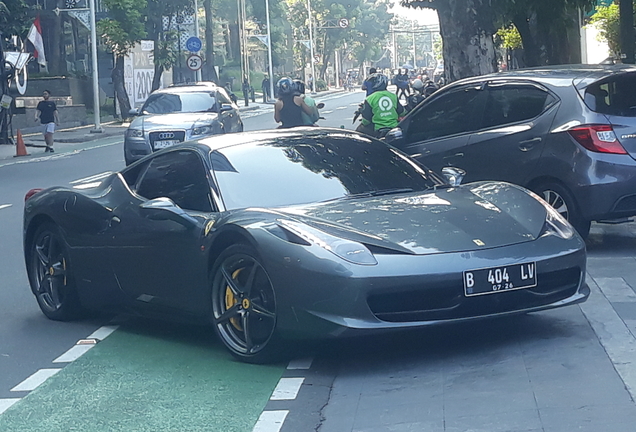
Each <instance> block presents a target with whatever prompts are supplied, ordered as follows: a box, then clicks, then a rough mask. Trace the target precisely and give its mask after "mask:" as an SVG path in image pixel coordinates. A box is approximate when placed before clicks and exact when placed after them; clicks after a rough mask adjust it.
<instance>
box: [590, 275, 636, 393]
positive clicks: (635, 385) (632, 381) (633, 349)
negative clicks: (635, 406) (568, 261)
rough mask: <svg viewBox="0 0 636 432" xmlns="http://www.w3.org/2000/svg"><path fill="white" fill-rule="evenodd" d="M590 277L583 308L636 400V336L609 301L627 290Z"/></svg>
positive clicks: (621, 295)
mask: <svg viewBox="0 0 636 432" xmlns="http://www.w3.org/2000/svg"><path fill="white" fill-rule="evenodd" d="M587 280H588V285H589V286H590V290H591V291H592V292H591V294H590V297H589V298H588V300H587V301H586V302H585V303H582V304H581V305H580V307H581V310H582V311H583V314H584V315H585V317H586V318H587V320H588V322H589V323H590V325H591V326H592V329H593V330H594V333H596V336H597V337H598V339H599V341H600V342H601V345H603V348H604V349H605V352H606V353H607V355H608V356H609V358H610V360H611V361H612V363H613V364H614V368H615V369H616V372H618V374H619V375H620V377H621V379H622V380H623V383H624V384H625V388H626V389H627V391H629V393H630V395H631V396H632V399H633V400H636V338H634V335H633V334H632V333H631V331H630V330H629V329H628V328H627V326H626V325H625V323H624V322H623V320H622V319H621V317H620V316H619V315H618V313H616V311H615V310H614V307H613V306H612V304H611V303H610V299H611V298H616V297H621V298H622V297H623V296H624V295H625V294H624V289H623V288H621V286H620V284H618V285H615V286H613V285H612V284H607V281H606V280H602V279H601V278H599V281H600V282H601V283H603V286H604V288H600V287H599V285H597V283H596V282H595V280H594V279H593V278H592V277H591V276H589V275H588V277H587ZM630 289H631V288H630ZM606 292H607V293H606ZM608 293H609V295H608Z"/></svg>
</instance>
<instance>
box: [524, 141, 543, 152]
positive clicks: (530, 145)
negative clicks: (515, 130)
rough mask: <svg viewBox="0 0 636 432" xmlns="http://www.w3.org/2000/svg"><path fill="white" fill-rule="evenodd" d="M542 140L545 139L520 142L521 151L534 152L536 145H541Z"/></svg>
mask: <svg viewBox="0 0 636 432" xmlns="http://www.w3.org/2000/svg"><path fill="white" fill-rule="evenodd" d="M542 140H543V138H541V137H536V138H532V139H529V140H525V141H520V142H519V149H520V150H521V151H524V152H525V151H528V150H532V148H533V147H534V145H535V144H539V143H540V142H541V141H542Z"/></svg>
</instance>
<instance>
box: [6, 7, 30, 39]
mask: <svg viewBox="0 0 636 432" xmlns="http://www.w3.org/2000/svg"><path fill="white" fill-rule="evenodd" d="M29 11H30V8H29V6H28V5H27V4H26V3H25V2H24V0H2V1H1V2H0V29H2V35H3V37H4V38H8V37H9V36H11V35H17V36H20V37H21V38H25V37H26V35H27V33H28V31H29V27H30V26H31V22H32V21H33V20H32V19H30V18H29Z"/></svg>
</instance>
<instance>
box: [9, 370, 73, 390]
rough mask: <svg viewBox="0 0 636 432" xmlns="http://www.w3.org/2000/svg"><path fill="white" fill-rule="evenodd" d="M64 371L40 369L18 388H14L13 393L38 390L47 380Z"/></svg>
mask: <svg viewBox="0 0 636 432" xmlns="http://www.w3.org/2000/svg"><path fill="white" fill-rule="evenodd" d="M61 370H62V369H40V370H39V371H37V372H36V373H34V374H33V375H31V376H30V377H28V378H27V379H25V380H24V381H22V382H21V383H20V384H18V385H17V386H15V387H13V388H12V389H11V391H31V390H34V389H36V388H37V387H38V386H39V385H40V384H42V383H43V382H44V381H46V380H47V379H49V378H51V377H52V376H53V375H55V374H56V373H58V372H59V371H61Z"/></svg>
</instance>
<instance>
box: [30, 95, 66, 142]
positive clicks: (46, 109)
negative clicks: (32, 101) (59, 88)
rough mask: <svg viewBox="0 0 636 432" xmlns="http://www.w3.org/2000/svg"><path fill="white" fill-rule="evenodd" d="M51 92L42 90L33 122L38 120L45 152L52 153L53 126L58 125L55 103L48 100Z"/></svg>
mask: <svg viewBox="0 0 636 432" xmlns="http://www.w3.org/2000/svg"><path fill="white" fill-rule="evenodd" d="M50 97H51V92H50V91H48V90H44V92H43V93H42V98H43V99H44V100H41V101H40V102H39V103H38V106H37V108H36V109H35V121H38V120H40V123H41V124H42V133H43V134H44V142H45V143H46V148H45V149H44V151H45V152H51V153H53V134H54V133H55V125H59V124H60V120H59V118H58V115H57V106H56V105H55V102H53V101H52V100H49V98H50Z"/></svg>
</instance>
